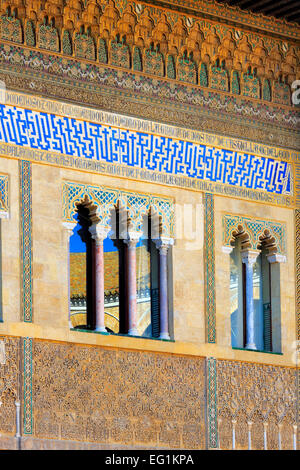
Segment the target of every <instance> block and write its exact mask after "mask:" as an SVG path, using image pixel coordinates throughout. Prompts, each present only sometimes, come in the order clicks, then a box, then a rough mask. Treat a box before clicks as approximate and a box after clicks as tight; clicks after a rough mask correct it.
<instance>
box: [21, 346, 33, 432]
mask: <svg viewBox="0 0 300 470" xmlns="http://www.w3.org/2000/svg"><path fill="white" fill-rule="evenodd" d="M23 358H24V384H23V385H24V410H23V414H24V422H23V433H24V434H27V435H28V434H32V433H33V416H32V338H23Z"/></svg>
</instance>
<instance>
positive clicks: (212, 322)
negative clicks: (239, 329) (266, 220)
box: [204, 193, 216, 343]
mask: <svg viewBox="0 0 300 470" xmlns="http://www.w3.org/2000/svg"><path fill="white" fill-rule="evenodd" d="M204 223H205V229H204V230H205V235H204V236H205V309H206V335H207V342H208V343H215V342H216V293H215V227H214V197H213V195H212V194H209V193H205V194H204Z"/></svg>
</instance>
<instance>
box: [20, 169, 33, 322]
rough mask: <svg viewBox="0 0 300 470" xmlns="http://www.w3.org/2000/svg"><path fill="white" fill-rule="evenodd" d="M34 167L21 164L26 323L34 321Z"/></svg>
mask: <svg viewBox="0 0 300 470" xmlns="http://www.w3.org/2000/svg"><path fill="white" fill-rule="evenodd" d="M31 172H32V166H31V163H30V162H28V161H26V160H22V161H20V162H19V173H20V205H21V218H20V225H21V227H20V230H21V266H22V269H21V273H22V286H21V287H22V289H21V291H22V297H21V312H22V319H23V321H24V322H32V321H33V309H32V200H31V198H32V194H31V191H32V181H31V179H32V174H31Z"/></svg>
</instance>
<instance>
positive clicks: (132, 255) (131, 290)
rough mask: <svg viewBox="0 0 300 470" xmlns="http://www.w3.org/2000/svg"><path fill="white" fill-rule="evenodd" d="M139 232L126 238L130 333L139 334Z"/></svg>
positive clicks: (129, 233)
mask: <svg viewBox="0 0 300 470" xmlns="http://www.w3.org/2000/svg"><path fill="white" fill-rule="evenodd" d="M141 235H142V234H141V233H139V232H128V233H127V237H126V238H125V237H123V238H124V243H126V245H127V299H128V300H127V301H128V334H129V335H131V336H138V334H139V333H138V329H137V304H136V244H137V242H138V240H139V238H140V237H141Z"/></svg>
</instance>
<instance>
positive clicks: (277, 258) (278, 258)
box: [267, 253, 286, 264]
mask: <svg viewBox="0 0 300 470" xmlns="http://www.w3.org/2000/svg"><path fill="white" fill-rule="evenodd" d="M267 260H268V261H269V263H270V264H273V263H286V256H284V255H280V254H279V253H273V254H272V255H267Z"/></svg>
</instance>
